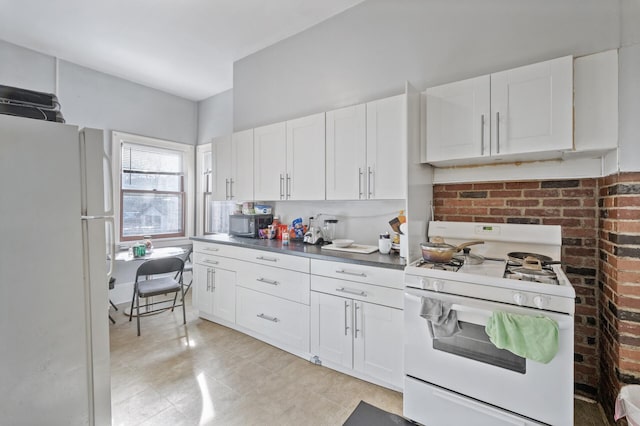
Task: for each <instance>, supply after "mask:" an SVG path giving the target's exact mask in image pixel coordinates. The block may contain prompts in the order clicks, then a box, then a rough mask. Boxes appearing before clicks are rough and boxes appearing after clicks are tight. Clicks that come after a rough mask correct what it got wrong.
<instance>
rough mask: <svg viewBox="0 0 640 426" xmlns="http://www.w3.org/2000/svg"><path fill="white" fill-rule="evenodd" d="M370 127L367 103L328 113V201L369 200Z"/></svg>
mask: <svg viewBox="0 0 640 426" xmlns="http://www.w3.org/2000/svg"><path fill="white" fill-rule="evenodd" d="M366 126H367V109H366V106H365V105H364V104H360V105H355V106H350V107H347V108H342V109H338V110H334V111H329V112H327V136H326V144H327V147H326V148H327V167H326V170H327V174H326V185H327V200H359V199H366V192H365V191H366V188H365V185H366V183H365V180H364V174H365V171H366V168H367V154H366V153H367V129H366Z"/></svg>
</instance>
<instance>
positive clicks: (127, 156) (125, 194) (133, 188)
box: [113, 132, 193, 241]
mask: <svg viewBox="0 0 640 426" xmlns="http://www.w3.org/2000/svg"><path fill="white" fill-rule="evenodd" d="M113 143H114V150H117V152H115V154H116V155H114V158H117V159H118V171H117V176H118V177H119V185H118V186H117V190H118V192H119V194H118V195H117V197H116V199H117V200H118V201H119V203H118V205H119V209H118V211H119V215H118V216H119V221H118V222H119V237H120V238H119V240H120V241H135V240H140V239H142V238H143V237H144V236H147V235H149V236H151V237H153V238H154V239H160V238H179V237H182V238H184V237H187V236H188V235H189V233H190V232H189V230H190V226H191V224H190V222H191V221H190V220H189V217H190V212H191V209H190V208H189V205H188V201H189V200H190V199H191V197H190V195H189V194H190V192H191V187H192V185H191V184H190V182H189V178H190V168H191V167H190V165H191V164H192V162H193V160H192V159H193V147H192V146H190V145H185V144H178V143H175V142H168V141H162V140H157V139H152V138H146V137H142V136H136V135H127V134H124V133H119V132H113Z"/></svg>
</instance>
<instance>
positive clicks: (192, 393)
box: [111, 299, 607, 426]
mask: <svg viewBox="0 0 640 426" xmlns="http://www.w3.org/2000/svg"><path fill="white" fill-rule="evenodd" d="M123 307H124V306H121V307H120V311H119V312H113V310H112V312H111V314H112V316H114V318H115V319H116V321H117V323H116V324H115V325H111V389H112V415H113V422H112V424H113V425H114V426H134V425H145V426H162V425H172V426H173V425H278V426H281V425H282V426H283V425H302V424H304V425H327V426H332V425H341V424H342V423H343V422H344V421H345V420H346V419H347V417H349V415H350V414H351V412H352V411H353V410H354V409H355V407H356V406H357V405H358V402H360V400H363V401H366V402H368V403H370V404H372V405H375V406H377V407H380V408H382V409H384V410H387V411H390V412H393V413H397V414H402V394H400V393H398V392H394V391H391V390H389V389H385V388H382V387H379V386H376V385H373V384H370V383H367V382H364V381H361V380H358V379H355V378H352V377H349V376H347V375H344V374H341V373H338V372H335V371H333V370H330V369H328V368H325V367H320V366H316V365H313V364H311V363H309V362H307V361H306V360H303V359H301V358H298V357H296V356H293V355H291V354H289V353H287V352H284V351H281V350H280V349H277V348H275V347H273V346H270V345H267V344H265V343H263V342H261V341H259V340H256V339H254V338H252V337H249V336H247V335H244V334H242V333H239V332H236V331H234V330H231V329H229V328H226V327H223V326H220V325H218V324H214V323H211V322H209V321H206V320H203V319H200V318H198V316H197V313H196V312H195V311H194V310H193V309H191V305H190V301H189V299H187V326H186V327H183V326H182V312H180V311H179V310H176V311H175V312H174V313H170V312H164V313H161V314H158V315H154V316H149V317H145V318H142V321H141V328H142V335H141V336H140V337H137V336H136V322H135V318H134V319H133V321H132V322H129V321H128V318H127V317H125V316H124V315H123V314H122V308H123ZM575 425H580V426H601V425H607V423H606V421H605V420H604V418H603V415H602V414H601V410H600V408H599V407H598V406H597V404H593V403H589V402H587V401H582V400H576V416H575Z"/></svg>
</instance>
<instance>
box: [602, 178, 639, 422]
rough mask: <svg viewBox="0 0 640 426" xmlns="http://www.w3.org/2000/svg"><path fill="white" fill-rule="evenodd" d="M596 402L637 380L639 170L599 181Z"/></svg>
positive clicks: (607, 405)
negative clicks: (597, 386)
mask: <svg viewBox="0 0 640 426" xmlns="http://www.w3.org/2000/svg"><path fill="white" fill-rule="evenodd" d="M599 186H600V190H599V200H598V205H599V207H600V226H599V227H600V244H599V245H600V253H599V264H600V265H599V266H600V272H599V274H598V285H599V287H600V331H601V334H600V336H601V338H600V340H601V351H600V369H601V377H602V378H601V381H600V401H601V403H602V405H603V408H604V409H605V411H606V412H607V414H608V415H609V416H613V404H614V401H615V398H616V396H617V394H618V391H619V390H620V387H621V386H623V385H625V384H628V383H635V384H640V173H623V174H619V175H612V176H608V177H606V178H602V179H600V185H599Z"/></svg>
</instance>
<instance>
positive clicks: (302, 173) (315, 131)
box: [283, 112, 325, 200]
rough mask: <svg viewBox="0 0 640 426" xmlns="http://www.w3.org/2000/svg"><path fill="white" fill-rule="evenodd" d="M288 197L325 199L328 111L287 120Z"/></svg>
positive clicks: (285, 196) (286, 182) (286, 180)
mask: <svg viewBox="0 0 640 426" xmlns="http://www.w3.org/2000/svg"><path fill="white" fill-rule="evenodd" d="M286 126H287V169H286V171H285V194H284V198H283V199H286V200H324V198H325V190H324V189H325V182H324V181H325V179H324V175H325V113H324V112H322V113H320V114H314V115H310V116H308V117H302V118H298V119H295V120H289V121H287V124H286Z"/></svg>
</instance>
